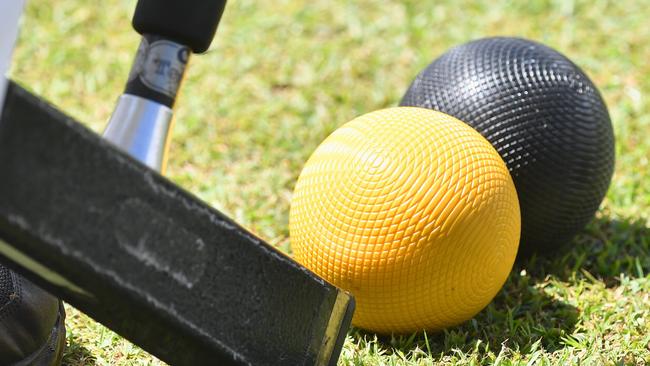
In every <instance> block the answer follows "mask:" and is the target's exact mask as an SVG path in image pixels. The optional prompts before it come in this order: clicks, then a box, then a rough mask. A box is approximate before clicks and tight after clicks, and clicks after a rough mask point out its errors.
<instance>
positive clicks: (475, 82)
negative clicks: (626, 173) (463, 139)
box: [400, 37, 614, 256]
mask: <svg viewBox="0 0 650 366" xmlns="http://www.w3.org/2000/svg"><path fill="white" fill-rule="evenodd" d="M400 105H402V106H417V107H424V108H431V109H436V110H439V111H441V112H444V113H447V114H450V115H452V116H454V117H456V118H458V119H460V120H461V121H464V122H466V123H468V124H469V125H471V126H472V127H474V128H475V129H476V130H478V131H479V132H480V133H481V134H482V135H483V136H485V137H486V138H487V139H488V140H489V141H490V142H491V143H492V144H493V145H494V147H495V148H496V149H497V151H498V152H499V154H500V155H501V157H502V158H503V160H504V161H505V162H506V165H507V166H508V169H509V170H510V173H511V174H512V178H513V180H514V183H515V186H516V188H517V194H518V196H519V203H520V206H521V215H522V217H521V219H522V234H521V243H520V254H521V255H522V256H526V255H529V254H531V253H533V252H537V253H540V254H547V253H550V252H552V251H553V249H557V248H558V247H560V246H562V245H563V244H566V243H567V242H569V241H570V240H571V238H573V236H574V235H575V234H576V233H577V232H579V231H580V230H581V229H582V228H583V227H584V226H585V225H586V224H587V223H588V222H589V221H590V220H591V218H592V217H593V216H594V213H595V212H596V210H597V209H598V206H599V205H600V203H601V201H602V200H603V197H604V196H605V193H606V191H607V188H608V186H609V182H610V180H611V177H612V173H613V169H614V135H613V132H612V125H611V122H610V119H609V114H608V112H607V106H606V105H605V102H604V101H603V99H602V97H601V96H600V94H599V92H598V90H597V89H596V87H595V86H594V84H593V83H592V82H591V80H589V78H588V77H587V75H585V73H584V72H583V71H582V70H580V68H579V67H578V66H576V65H575V64H574V63H573V62H571V61H570V60H569V59H568V58H566V57H565V56H563V55H562V54H560V53H558V52H557V51H555V50H553V49H551V48H549V47H547V46H544V45H542V44H540V43H536V42H532V41H528V40H525V39H520V38H502V37H497V38H485V39H481V40H477V41H473V42H470V43H466V44H464V45H461V46H458V47H455V48H453V49H451V50H450V51H448V52H447V53H445V54H443V55H442V56H440V57H439V58H438V59H436V60H435V61H433V62H432V63H431V64H430V65H429V66H428V67H427V68H426V69H424V70H423V71H422V72H421V73H420V74H419V75H418V76H417V77H416V78H415V80H414V81H413V83H412V84H411V86H410V87H409V89H408V91H407V92H406V94H405V95H404V98H403V99H402V102H401V103H400Z"/></svg>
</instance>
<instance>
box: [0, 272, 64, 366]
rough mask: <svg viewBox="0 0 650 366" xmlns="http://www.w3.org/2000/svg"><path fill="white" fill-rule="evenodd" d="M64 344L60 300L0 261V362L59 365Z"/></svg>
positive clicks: (11, 365)
mask: <svg viewBox="0 0 650 366" xmlns="http://www.w3.org/2000/svg"><path fill="white" fill-rule="evenodd" d="M64 348H65V310H64V309H63V304H62V303H61V301H59V300H58V299H57V298H55V297H54V296H52V295H50V294H49V293H48V292H46V291H44V290H42V289H40V288H39V287H37V286H36V285H34V284H33V283H31V282H30V281H28V280H27V279H26V278H24V277H23V276H21V275H19V274H17V273H15V272H13V271H11V270H9V269H8V268H6V267H4V266H3V265H2V264H0V365H3V366H4V365H8V366H28V365H29V366H32V365H33V366H55V365H59V364H61V358H62V357H63V349H64Z"/></svg>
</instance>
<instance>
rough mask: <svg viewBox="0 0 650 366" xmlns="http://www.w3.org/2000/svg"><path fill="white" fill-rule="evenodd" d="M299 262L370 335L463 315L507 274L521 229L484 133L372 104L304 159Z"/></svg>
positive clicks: (293, 222) (294, 229)
mask: <svg viewBox="0 0 650 366" xmlns="http://www.w3.org/2000/svg"><path fill="white" fill-rule="evenodd" d="M289 228H290V236H291V246H292V249H293V253H294V256H295V258H296V259H297V260H298V261H299V262H300V263H302V264H303V265H305V266H306V267H307V268H309V269H311V270H312V271H314V272H315V273H317V274H319V275H320V276H321V277H323V278H324V279H326V280H327V281H329V282H331V283H333V284H335V285H337V286H339V287H341V288H343V289H345V290H348V291H350V292H351V293H352V294H353V295H354V296H355V299H356V302H357V307H356V310H355V314H354V318H353V324H354V325H355V326H358V327H361V328H365V329H368V330H371V331H374V332H377V333H384V334H387V333H410V332H414V331H419V330H422V329H427V330H440V329H442V328H445V327H448V326H451V325H455V324H458V323H461V322H463V321H465V320H468V319H470V318H471V317H472V316H474V315H475V314H476V313H477V312H479V311H480V310H481V309H482V308H483V307H485V306H486V305H487V304H488V303H489V302H490V301H491V300H492V298H493V297H494V296H495V294H496V293H497V292H498V291H499V289H500V288H501V286H502V285H503V283H504V282H505V280H506V278H507V276H508V273H509V272H510V270H511V268H512V264H513V262H514V259H515V256H516V252H517V246H518V241H519V233H520V219H519V203H518V201H517V194H516V191H515V188H514V184H513V182H512V179H511V177H510V174H509V173H508V170H507V168H506V166H505V164H504V163H503V161H502V160H501V158H500V157H499V155H498V153H497V152H496V150H494V148H493V147H492V146H491V145H490V143H489V142H488V141H487V140H485V138H483V137H482V136H481V135H480V134H478V133H477V132H476V131H474V130H473V129H472V128H470V127H469V126H467V125H466V124H464V123H462V122H460V121H458V120H457V119H455V118H453V117H451V116H448V115H446V114H443V113H440V112H435V111H432V110H428V109H423V108H391V109H384V110H380V111H376V112H372V113H369V114H366V115H363V116H361V117H358V118H356V119H354V120H353V121H351V122H349V123H347V124H345V125H343V126H342V127H340V128H339V129H337V130H336V131H335V132H334V133H332V134H331V135H330V136H329V137H328V138H327V139H326V140H325V141H324V142H323V143H322V144H321V145H320V146H319V147H318V148H317V149H316V151H315V152H314V153H313V155H312V156H311V157H310V158H309V160H308V162H307V163H306V165H305V167H304V169H303V171H302V173H301V175H300V177H299V179H298V182H297V184H296V187H295V191H294V196H293V200H292V204H291V212H290V220H289Z"/></svg>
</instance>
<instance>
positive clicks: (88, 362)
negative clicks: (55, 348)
mask: <svg viewBox="0 0 650 366" xmlns="http://www.w3.org/2000/svg"><path fill="white" fill-rule="evenodd" d="M61 364H62V366H94V365H96V364H97V360H96V359H95V357H94V356H93V355H92V353H91V352H90V351H89V350H88V349H87V348H86V347H84V346H83V345H82V344H81V343H79V342H78V341H77V340H76V339H75V338H74V337H68V344H67V346H66V349H65V353H64V354H63V361H62V363H61Z"/></svg>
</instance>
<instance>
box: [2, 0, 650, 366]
mask: <svg viewBox="0 0 650 366" xmlns="http://www.w3.org/2000/svg"><path fill="white" fill-rule="evenodd" d="M134 6H135V1H131V0H110V1H104V2H94V1H81V0H59V1H56V2H50V1H46V0H29V1H28V6H27V9H26V15H25V17H24V21H23V27H22V31H21V35H20V39H19V43H18V47H17V50H16V53H15V57H14V64H13V69H12V72H11V75H12V77H13V78H14V79H15V80H17V81H18V82H19V83H21V84H23V85H24V86H26V87H27V88H29V89H31V90H33V91H34V92H36V93H38V94H40V95H42V96H44V97H45V98H47V99H48V100H50V101H51V102H53V103H54V104H56V105H57V106H59V107H60V108H62V109H63V110H65V111H66V112H67V113H69V114H70V115H72V116H73V117H75V118H76V119H78V120H80V121H83V123H85V124H86V125H87V126H88V127H89V128H91V129H93V130H94V131H96V132H101V131H102V129H103V127H104V125H105V123H106V121H107V119H108V117H109V115H110V113H111V111H112V109H113V107H114V103H115V100H116V98H117V96H118V95H119V94H120V93H121V91H122V88H123V86H124V82H125V81H126V77H127V75H128V71H129V68H130V65H131V62H132V58H133V56H134V52H135V50H136V48H137V45H138V43H139V37H138V36H137V35H136V34H135V32H133V31H132V30H131V28H130V18H131V15H132V11H133V8H134ZM649 18H650V7H648V3H647V2H643V1H634V0H621V1H606V0H593V1H588V0H575V1H572V0H567V1H563V0H532V1H526V2H520V1H514V0H494V1H487V0H474V1H470V0H460V1H432V2H430V1H416V0H410V1H380V0H364V1H356V2H352V1H332V0H330V1H325V0H314V1H309V2H299V1H287V0H284V1H274V2H260V1H252V0H238V1H231V2H230V3H229V4H228V5H227V7H226V12H225V14H224V17H223V19H222V22H221V25H220V27H219V30H218V32H217V37H216V40H215V42H214V43H213V47H212V48H211V50H210V51H209V52H208V53H207V54H206V55H202V56H197V57H194V59H193V60H192V65H191V67H190V68H189V73H188V76H187V78H186V82H185V85H184V87H183V90H184V91H183V93H182V95H181V97H180V99H179V101H178V103H177V123H176V125H175V128H174V139H173V142H172V146H171V151H170V157H171V160H170V162H169V166H168V176H169V177H170V178H171V179H172V180H173V181H175V182H177V183H178V184H180V185H181V186H183V187H185V188H186V189H188V190H190V191H192V192H194V193H195V194H197V195H198V196H199V197H200V198H202V199H203V200H205V201H207V202H209V203H210V204H212V205H213V206H214V207H216V208H217V209H219V210H222V211H223V212H225V213H227V214H228V215H229V216H231V217H233V218H234V219H236V220H237V221H239V222H241V223H242V224H243V225H244V226H246V227H247V228H248V229H250V230H252V231H253V232H255V233H257V234H258V235H259V236H261V237H262V238H264V239H266V240H268V241H269V242H270V243H271V244H272V245H274V246H276V247H278V248H280V249H281V250H285V251H287V250H289V239H288V228H287V223H288V211H289V204H290V200H291V191H292V189H293V184H294V182H295V180H296V178H297V176H298V174H299V173H300V169H301V167H302V164H303V163H304V162H305V161H306V159H307V157H308V156H309V155H310V154H311V152H312V151H313V150H314V149H315V148H316V146H317V145H318V144H319V143H320V142H321V141H322V140H323V139H324V138H325V137H326V136H327V135H328V134H329V133H331V132H332V131H333V130H334V129H335V128H336V127H338V126H340V125H341V124H343V123H345V122H347V121H349V120H351V119H352V118H354V117H356V116H358V115H360V114H363V113H366V112H370V111H373V110H376V109H380V108H384V107H389V106H394V105H396V104H397V103H398V102H399V99H400V98H401V96H402V94H403V92H404V91H405V90H406V87H407V86H408V84H409V83H410V82H411V80H412V78H413V77H414V76H415V75H416V74H417V73H418V72H419V71H420V70H421V69H422V68H423V67H424V66H426V65H427V64H428V63H429V62H431V60H433V59H434V58H435V57H437V56H438V55H440V54H441V53H443V52H444V51H445V50H446V49H448V48H450V47H452V46H455V45H457V44H460V43H462V42H466V41H469V40H472V39H476V38H480V37H485V36H494V35H510V36H521V37H526V38H530V39H534V40H537V41H541V42H543V43H546V44H547V45H549V46H551V47H554V48H556V49H557V50H559V51H560V52H562V53H564V54H565V55H567V56H568V57H569V58H571V59H572V60H573V61H574V62H575V63H577V64H578V65H579V66H581V67H582V68H583V69H584V70H585V71H586V72H587V74H588V75H590V77H591V78H592V79H593V81H594V82H595V84H596V85H597V86H598V87H599V88H600V90H601V92H602V93H603V96H604V98H605V100H606V102H607V104H608V106H609V108H610V113H611V117H612V121H613V123H614V130H615V133H616V138H617V141H616V142H617V146H616V149H617V167H616V172H615V175H614V179H613V182H612V186H611V189H610V191H609V193H608V195H607V198H606V200H605V202H604V203H603V206H602V208H601V210H600V211H599V213H598V215H597V217H596V218H595V219H594V221H593V222H592V223H591V224H590V225H589V226H588V227H587V228H586V229H585V230H584V232H583V233H581V234H580V235H579V236H578V237H577V238H576V239H575V240H574V241H573V243H572V244H571V246H570V248H569V249H568V250H566V251H563V252H561V253H558V254H557V255H556V256H555V257H554V258H553V259H535V260H531V261H530V262H528V263H523V264H518V265H517V266H516V267H515V269H514V270H513V273H512V275H511V276H510V279H509V280H508V283H507V284H506V286H505V287H504V289H503V291H502V292H501V293H500V294H499V295H498V296H497V298H496V299H495V301H494V302H493V303H492V304H491V305H489V306H488V307H487V308H486V309H485V310H484V311H483V312H481V313H480V314H479V315H478V316H477V317H476V318H475V319H473V320H471V321H469V322H467V323H466V324H463V325H461V326H459V327H456V328H452V329H449V330H447V331H446V332H444V333H440V334H428V335H425V334H416V335H413V336H406V337H391V338H379V339H378V338H377V337H375V336H374V335H372V334H367V333H364V332H361V331H358V330H352V331H351V332H350V335H349V337H348V339H347V341H346V344H345V348H344V350H343V354H342V356H341V360H340V363H341V364H343V365H432V364H436V365H437V364H444V365H446V364H462V365H479V364H499V365H518V364H522V365H523V364H585V365H587V364H620V365H623V364H626V365H627V364H630V365H639V364H650V275H649V273H650V228H649V227H650V179H648V178H649V177H650V174H649V171H650V164H649V163H648V159H649V157H650V104H649V101H648V97H647V96H648V92H649V91H650V77H648V75H650V64H649V63H648V60H650V47H648V46H647V45H648V42H649V41H650V27H648V26H647V19H649ZM80 158H81V157H80ZM67 309H68V314H69V317H68V320H67V327H68V351H67V353H66V357H65V364H67V365H159V364H162V362H160V361H158V360H156V359H155V358H153V357H152V356H150V355H148V354H147V353H145V352H143V351H142V350H140V349H139V348H138V347H136V346H134V345H132V344H131V343H129V342H128V341H126V340H124V339H122V338H120V337H119V336H117V335H115V334H114V333H112V332H111V331H109V330H107V329H105V328H104V327H103V326H101V325H99V324H97V323H95V322H94V321H92V320H91V319H89V318H88V317H86V316H85V315H83V314H82V313H80V312H78V311H76V310H75V309H73V308H72V307H70V306H68V307H67Z"/></svg>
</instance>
